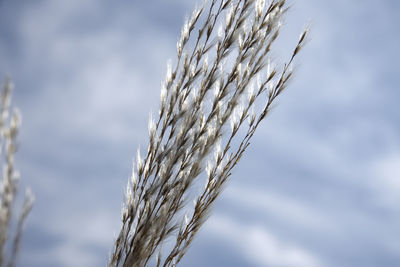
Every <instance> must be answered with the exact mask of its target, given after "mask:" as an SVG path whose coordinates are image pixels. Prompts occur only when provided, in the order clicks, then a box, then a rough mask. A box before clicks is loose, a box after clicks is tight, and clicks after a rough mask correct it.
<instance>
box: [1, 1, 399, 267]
mask: <svg viewBox="0 0 400 267" xmlns="http://www.w3.org/2000/svg"><path fill="white" fill-rule="evenodd" d="M291 3H292V4H293V6H292V8H291V10H290V11H289V12H288V14H287V19H286V22H285V25H284V29H283V32H282V35H281V37H280V39H279V41H278V42H277V43H276V45H275V50H274V53H275V54H274V55H275V56H276V58H278V59H279V58H281V57H283V58H285V56H286V57H287V56H288V55H289V51H291V50H292V48H293V46H294V45H295V43H296V41H297V39H298V36H299V33H300V32H301V30H302V29H303V28H304V26H305V24H306V23H307V22H309V21H310V20H311V23H312V26H311V34H310V40H309V42H308V44H307V46H306V48H305V49H304V50H303V51H302V54H301V55H300V56H299V57H298V59H297V63H296V66H297V72H296V75H295V79H294V80H293V81H292V83H291V84H290V86H289V88H288V89H287V91H286V92H285V94H284V95H283V96H282V97H281V98H280V99H279V104H277V105H276V107H275V109H274V110H273V112H272V113H271V115H270V117H269V118H268V119H267V120H266V121H265V122H264V124H263V125H262V127H261V128H260V129H259V130H258V132H257V133H256V136H255V137H254V139H253V141H252V144H251V146H250V148H249V149H248V151H247V154H246V155H245V157H244V158H243V159H242V161H241V162H240V166H238V167H237V168H236V170H235V171H234V173H233V176H232V180H231V182H230V184H229V186H228V187H227V188H226V190H225V192H224V194H223V195H222V196H221V199H220V200H219V201H218V202H217V203H216V205H215V208H214V211H213V214H212V216H211V218H210V219H209V221H208V222H207V223H206V224H205V226H204V228H203V229H202V230H201V231H200V233H199V235H198V237H197V239H196V240H195V241H194V243H193V245H192V246H191V248H190V250H189V252H188V254H187V255H186V256H185V259H184V260H183V262H182V265H181V266H193V267H201V266H233V267H236V266H238V267H239V266H246V267H247V266H249V267H253V266H254V267H258V266H271V267H275V266H280V267H291V266H293V267H294V266H296V267H298V266H300V267H312V266H323V267H325V266H327V267H331V266H332V267H333V266H343V267H347V266H349V267H350V266H363V267H369V266H371V267H372V266H388V267H391V266H399V265H400V241H399V238H398V237H399V236H400V205H399V203H400V109H399V107H398V101H399V99H400V91H399V84H400V78H399V75H398V71H399V67H398V62H399V61H400V56H399V53H398V48H399V47H400V34H399V30H398V28H399V26H400V18H399V16H398V13H399V12H400V3H399V2H398V1H394V0H382V1H373V0H364V1H361V0H352V1H348V0H338V1H317V0H302V1H291ZM194 5H195V2H194V1H184V0H171V1H161V0H152V1H123V0H120V1H114V2H113V3H110V2H109V1H103V0H101V1H94V0H83V1H82V0H68V1H61V0H60V1H50V0H40V1H27V0H20V1H11V0H2V1H0V37H1V38H0V62H1V63H0V74H1V76H2V77H4V76H5V75H6V74H9V75H11V77H12V78H13V81H14V83H15V87H16V89H15V92H14V98H13V104H14V106H17V107H19V108H20V110H21V112H22V115H23V124H22V128H21V134H20V138H19V141H20V150H19V152H18V156H17V166H18V168H19V170H20V172H21V177H22V180H23V183H22V185H23V186H26V185H29V186H30V187H31V188H32V190H33V191H34V193H35V195H36V203H35V206H34V209H33V211H32V213H31V214H30V217H29V220H28V224H27V227H26V232H25V236H24V244H23V247H22V250H21V254H20V262H19V263H20V264H19V265H20V266H29V267H31V266H32V267H33V266H43V267H44V266H88V267H90V266H105V265H106V262H107V258H108V255H109V253H110V251H111V248H112V244H113V239H114V238H115V236H116V234H117V233H118V230H119V226H120V225H119V223H120V208H121V203H122V196H123V189H124V187H125V184H126V181H127V179H128V177H129V175H130V171H131V161H132V159H133V157H134V155H135V152H136V149H137V147H138V146H139V145H141V147H145V145H146V140H147V120H148V117H149V114H150V112H151V111H152V112H154V113H155V112H156V111H157V108H158V101H159V90H160V83H161V80H162V78H163V76H164V74H165V69H166V62H167V60H168V59H174V57H175V44H176V41H177V39H178V35H179V33H180V30H181V25H182V23H183V21H184V18H185V16H186V15H188V14H190V12H191V10H192V8H193V6H194Z"/></svg>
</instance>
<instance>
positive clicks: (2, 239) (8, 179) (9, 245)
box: [0, 79, 34, 267]
mask: <svg viewBox="0 0 400 267" xmlns="http://www.w3.org/2000/svg"><path fill="white" fill-rule="evenodd" d="M12 90H13V85H12V83H11V81H10V80H9V79H6V81H5V83H4V85H3V89H2V93H1V97H0V156H1V161H2V163H3V175H2V178H1V180H0V266H8V267H12V266H15V264H16V259H17V253H18V250H19V246H20V241H21V236H22V230H23V225H24V222H25V219H26V217H27V216H28V214H29V212H30V210H31V208H32V205H33V201H34V197H33V195H32V193H31V192H30V190H27V191H26V194H25V200H24V203H23V206H22V208H21V210H20V213H19V215H18V218H17V222H16V223H17V225H16V230H15V233H14V236H11V227H10V226H11V225H10V224H11V221H12V218H13V212H14V202H15V198H16V196H17V191H18V181H19V174H18V172H17V171H16V169H15V166H14V155H15V152H16V150H17V141H16V138H17V134H18V130H19V126H20V122H21V118H20V115H19V112H18V110H14V111H13V112H12V113H11V116H10V102H11V95H12ZM7 249H9V250H10V251H9V252H8V253H7Z"/></svg>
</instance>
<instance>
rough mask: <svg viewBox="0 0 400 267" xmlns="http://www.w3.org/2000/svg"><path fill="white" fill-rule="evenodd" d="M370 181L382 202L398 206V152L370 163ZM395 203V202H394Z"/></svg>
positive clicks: (399, 154) (399, 187)
mask: <svg viewBox="0 0 400 267" xmlns="http://www.w3.org/2000/svg"><path fill="white" fill-rule="evenodd" d="M371 169H372V175H371V176H372V177H371V178H370V183H371V186H372V188H373V189H374V191H375V192H377V193H378V194H379V198H380V199H381V201H383V203H384V204H387V205H389V206H390V207H398V203H399V201H400V152H398V153H393V154H390V155H385V156H383V157H382V158H380V159H377V160H376V161H375V162H374V163H373V164H372V168H371ZM396 203H397V204H396Z"/></svg>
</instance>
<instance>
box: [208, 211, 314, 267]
mask: <svg viewBox="0 0 400 267" xmlns="http://www.w3.org/2000/svg"><path fill="white" fill-rule="evenodd" d="M205 234H212V235H214V236H219V237H221V238H224V239H225V240H227V241H228V242H229V243H230V244H233V245H234V247H235V248H236V251H238V252H239V253H243V256H244V257H246V258H247V260H248V261H249V262H251V263H252V264H254V266H276V267H294V266H296V267H316V266H321V264H320V260H319V259H318V257H317V256H316V255H314V254H313V253H311V252H309V251H307V250H306V249H303V248H301V247H300V246H297V245H294V244H291V243H290V242H287V241H284V240H281V239H279V237H277V236H275V235H274V234H273V233H271V232H270V231H268V230H267V229H266V228H265V227H263V226H261V225H257V224H250V225H244V224H239V223H236V222H234V221H233V220H232V219H230V218H229V217H222V216H218V215H214V216H213V217H211V219H210V220H209V221H208V222H207V226H206V227H205Z"/></svg>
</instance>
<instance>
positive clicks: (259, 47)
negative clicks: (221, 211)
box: [109, 0, 307, 267]
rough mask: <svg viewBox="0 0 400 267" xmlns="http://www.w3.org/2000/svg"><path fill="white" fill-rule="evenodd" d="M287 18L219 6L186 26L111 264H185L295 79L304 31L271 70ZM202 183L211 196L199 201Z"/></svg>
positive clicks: (229, 2)
mask: <svg viewBox="0 0 400 267" xmlns="http://www.w3.org/2000/svg"><path fill="white" fill-rule="evenodd" d="M286 11H287V7H286V1H285V0H273V1H272V2H271V3H269V4H266V3H265V1H263V0H257V1H256V0H212V1H208V2H206V3H204V4H203V5H202V6H201V7H199V8H196V9H195V10H194V12H193V14H192V15H191V17H190V18H189V19H188V20H187V22H186V23H185V24H184V27H183V30H182V34H181V36H180V39H179V41H178V44H177V61H176V63H175V66H174V67H173V66H172V65H171V64H169V65H168V70H167V75H166V79H165V82H164V83H163V84H162V89H161V105H160V110H159V113H158V117H157V118H156V120H153V119H152V118H150V122H149V144H148V149H147V152H146V155H145V156H144V157H143V158H142V156H141V153H140V150H138V153H137V159H136V162H135V163H134V164H133V165H134V166H133V172H132V177H131V179H130V180H129V182H128V185H127V188H126V199H125V201H124V204H123V208H122V229H121V231H120V233H119V235H118V237H117V239H116V242H115V246H114V249H113V252H112V255H111V259H110V263H109V265H110V266H125V267H128V266H146V265H148V264H150V263H154V265H156V266H175V265H176V264H178V263H179V261H180V260H181V259H182V257H183V256H184V254H185V253H186V251H187V249H188V247H189V245H190V243H191V242H192V240H193V238H194V236H195V235H196V233H197V232H198V230H199V228H200V227H201V225H202V224H203V223H204V222H205V220H206V219H207V216H208V215H209V213H210V209H211V207H212V204H213V202H214V201H215V199H216V198H217V197H218V195H219V194H220V193H221V191H222V189H223V187H224V185H225V184H226V182H227V181H228V180H229V177H230V176H231V172H232V169H233V167H234V166H235V165H236V164H237V163H238V161H239V160H240V158H241V157H242V155H243V153H244V152H245V150H246V149H247V147H248V146H249V144H250V140H251V138H252V137H253V135H254V133H255V130H256V129H257V128H258V126H259V125H260V123H261V121H262V120H263V119H264V118H265V117H266V115H267V114H268V112H269V110H270V108H271V105H272V103H273V102H274V100H275V99H276V98H277V97H278V96H279V95H280V94H281V93H282V91H283V90H284V89H285V88H286V86H287V84H288V81H289V80H290V78H291V76H292V70H291V65H292V62H293V59H294V57H295V56H296V55H297V54H298V52H299V51H300V49H301V48H302V46H303V44H304V42H305V39H306V35H307V30H305V31H304V32H303V33H302V34H301V35H300V39H299V41H298V43H297V45H296V47H295V49H294V51H293V53H292V55H291V57H290V58H289V60H288V62H287V63H286V64H284V65H283V66H281V67H280V68H279V67H278V64H271V63H270V62H269V61H270V54H271V53H270V50H271V45H272V44H273V42H274V41H275V40H276V38H277V37H278V35H279V32H280V29H281V25H282V19H283V15H284V14H285V12H286ZM195 29H197V30H196V31H195ZM246 121H247V123H246ZM229 125H230V127H229ZM199 181H204V182H205V187H204V190H202V191H201V192H200V193H199V194H198V195H194V194H193V191H195V190H193V188H197V187H196V185H197V184H198V182H199ZM191 199H192V200H193V202H194V207H192V208H190V207H189V206H190V205H189V206H188V205H187V203H190V200H191Z"/></svg>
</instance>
